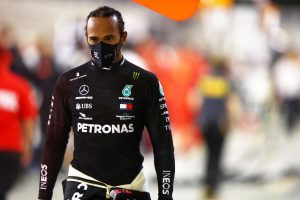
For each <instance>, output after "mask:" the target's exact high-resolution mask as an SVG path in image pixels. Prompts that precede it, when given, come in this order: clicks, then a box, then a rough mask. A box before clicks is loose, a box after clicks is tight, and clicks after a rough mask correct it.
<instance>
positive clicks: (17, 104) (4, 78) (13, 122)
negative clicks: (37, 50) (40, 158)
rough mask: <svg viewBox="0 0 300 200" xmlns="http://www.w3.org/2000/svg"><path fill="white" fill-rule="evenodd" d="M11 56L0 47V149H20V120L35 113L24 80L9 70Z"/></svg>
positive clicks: (35, 109)
mask: <svg viewBox="0 0 300 200" xmlns="http://www.w3.org/2000/svg"><path fill="white" fill-rule="evenodd" d="M11 60H12V56H11V53H10V52H9V51H6V50H4V49H1V48H0V151H14V152H20V151H21V150H22V143H21V141H22V135H21V134H22V129H21V124H20V122H21V120H25V119H27V118H33V117H35V116H36V115H37V106H36V103H35V101H34V98H33V96H32V91H31V88H30V86H29V84H28V83H27V81H26V80H24V79H23V78H21V77H19V76H18V75H16V74H14V73H12V72H11V71H10V70H9V65H10V63H11Z"/></svg>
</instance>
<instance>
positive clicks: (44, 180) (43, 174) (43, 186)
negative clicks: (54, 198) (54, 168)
mask: <svg viewBox="0 0 300 200" xmlns="http://www.w3.org/2000/svg"><path fill="white" fill-rule="evenodd" d="M47 168H48V167H47V165H43V164H41V185H40V189H42V190H46V188H47V175H48V172H47Z"/></svg>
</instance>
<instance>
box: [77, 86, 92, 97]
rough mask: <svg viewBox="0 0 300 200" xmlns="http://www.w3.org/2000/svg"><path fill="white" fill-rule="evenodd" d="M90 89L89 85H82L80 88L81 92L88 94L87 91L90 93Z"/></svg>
mask: <svg viewBox="0 0 300 200" xmlns="http://www.w3.org/2000/svg"><path fill="white" fill-rule="evenodd" d="M89 91H90V89H89V86H87V85H82V86H80V88H79V94H81V95H87V93H89Z"/></svg>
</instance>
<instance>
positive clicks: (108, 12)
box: [84, 6, 125, 35]
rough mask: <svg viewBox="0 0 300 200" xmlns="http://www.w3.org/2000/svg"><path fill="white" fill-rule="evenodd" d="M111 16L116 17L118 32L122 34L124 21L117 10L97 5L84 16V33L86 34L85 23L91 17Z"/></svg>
mask: <svg viewBox="0 0 300 200" xmlns="http://www.w3.org/2000/svg"><path fill="white" fill-rule="evenodd" d="M112 16H116V17H117V20H118V28H119V32H120V34H121V35H122V33H123V32H124V29H125V22H124V20H123V17H122V14H121V13H120V12H119V11H118V10H115V9H113V8H111V7H108V6H102V7H99V8H97V9H96V10H93V11H91V12H90V14H89V15H88V16H87V18H86V24H85V27H84V30H85V34H87V23H88V20H89V19H90V18H91V17H112Z"/></svg>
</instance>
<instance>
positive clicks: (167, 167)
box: [146, 77, 175, 200]
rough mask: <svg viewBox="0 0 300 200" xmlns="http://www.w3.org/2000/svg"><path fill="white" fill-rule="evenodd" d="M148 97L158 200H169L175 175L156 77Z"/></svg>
mask: <svg viewBox="0 0 300 200" xmlns="http://www.w3.org/2000/svg"><path fill="white" fill-rule="evenodd" d="M148 95H149V96H148V108H147V116H146V127H147V129H148V132H149V134H150V138H151V142H152V145H153V151H154V164H155V170H156V174H157V181H158V195H159V200H171V199H172V193H173V182H174V175H175V159H174V147H173V140H172V133H171V127H170V122H169V114H168V109H167V105H166V101H165V97H164V92H163V89H162V86H161V84H160V82H159V81H158V79H157V78H156V77H154V78H153V79H152V80H151V81H150V82H149V92H148Z"/></svg>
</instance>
